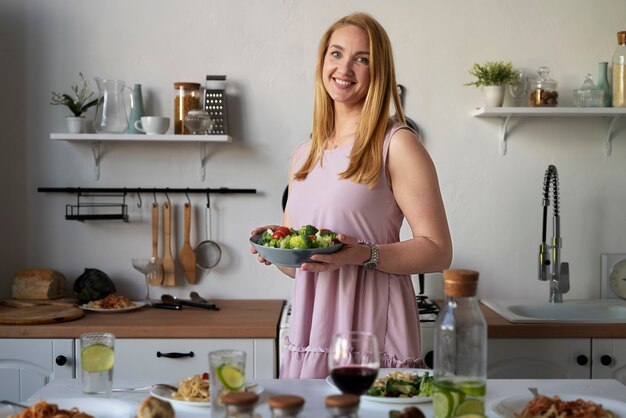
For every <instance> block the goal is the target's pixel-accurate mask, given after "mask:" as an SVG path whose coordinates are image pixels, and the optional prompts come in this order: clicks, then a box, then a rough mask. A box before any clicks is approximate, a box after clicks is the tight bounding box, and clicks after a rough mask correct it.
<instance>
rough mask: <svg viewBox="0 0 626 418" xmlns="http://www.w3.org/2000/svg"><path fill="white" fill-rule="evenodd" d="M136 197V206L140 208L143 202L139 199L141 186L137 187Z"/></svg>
mask: <svg viewBox="0 0 626 418" xmlns="http://www.w3.org/2000/svg"><path fill="white" fill-rule="evenodd" d="M137 199H139V202H137V207H138V208H141V206H142V205H143V202H142V201H141V187H140V188H138V189H137Z"/></svg>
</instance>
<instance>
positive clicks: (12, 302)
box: [0, 297, 78, 308]
mask: <svg viewBox="0 0 626 418" xmlns="http://www.w3.org/2000/svg"><path fill="white" fill-rule="evenodd" d="M0 305H5V306H12V307H14V308H24V307H27V306H39V305H56V306H77V305H78V299H76V298H75V297H65V298H59V299H15V298H7V299H0Z"/></svg>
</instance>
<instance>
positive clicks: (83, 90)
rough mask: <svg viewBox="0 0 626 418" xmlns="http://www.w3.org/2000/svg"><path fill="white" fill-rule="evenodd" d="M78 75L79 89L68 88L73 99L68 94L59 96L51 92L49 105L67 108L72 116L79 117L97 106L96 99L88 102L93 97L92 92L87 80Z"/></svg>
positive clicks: (76, 87) (59, 94) (81, 74)
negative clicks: (79, 80) (72, 94)
mask: <svg viewBox="0 0 626 418" xmlns="http://www.w3.org/2000/svg"><path fill="white" fill-rule="evenodd" d="M78 75H79V76H80V79H81V83H82V85H81V86H80V88H79V87H78V86H70V88H71V90H72V92H74V97H72V96H70V95H69V94H61V93H57V92H54V91H53V92H52V101H51V102H50V104H52V105H64V106H67V108H68V109H69V110H70V111H71V112H72V114H73V115H74V116H77V117H80V116H82V115H83V114H84V113H85V112H86V111H87V110H88V109H89V108H90V107H92V106H95V105H96V104H98V99H97V98H96V99H93V100H91V101H90V100H89V99H91V98H92V97H93V95H94V92H93V91H91V90H90V89H89V87H88V86H87V80H86V79H85V76H84V75H83V73H78Z"/></svg>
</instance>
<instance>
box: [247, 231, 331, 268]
mask: <svg viewBox="0 0 626 418" xmlns="http://www.w3.org/2000/svg"><path fill="white" fill-rule="evenodd" d="M259 238H261V234H257V235H253V236H252V237H250V244H252V246H253V247H254V248H255V249H256V251H257V252H258V253H259V254H260V255H261V257H263V258H264V259H266V260H267V261H269V262H270V263H272V264H276V265H277V266H283V267H300V265H301V264H302V263H306V262H314V261H313V260H311V256H312V255H313V254H331V253H334V252H337V251H339V250H340V249H341V247H343V244H342V243H335V245H333V246H331V247H326V248H310V249H304V250H293V249H285V248H273V247H266V246H264V245H259V244H257V241H258V240H259Z"/></svg>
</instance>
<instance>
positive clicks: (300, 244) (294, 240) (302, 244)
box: [289, 235, 307, 249]
mask: <svg viewBox="0 0 626 418" xmlns="http://www.w3.org/2000/svg"><path fill="white" fill-rule="evenodd" d="M289 246H290V247H291V248H294V249H304V248H307V247H306V241H304V237H303V236H302V235H292V236H291V238H290V239H289Z"/></svg>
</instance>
